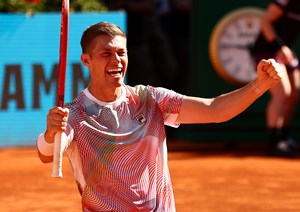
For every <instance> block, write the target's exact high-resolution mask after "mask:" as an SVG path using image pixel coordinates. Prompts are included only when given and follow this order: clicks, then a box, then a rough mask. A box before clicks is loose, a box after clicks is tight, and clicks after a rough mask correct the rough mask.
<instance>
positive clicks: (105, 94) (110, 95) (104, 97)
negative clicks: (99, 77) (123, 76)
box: [88, 86, 122, 102]
mask: <svg viewBox="0 0 300 212" xmlns="http://www.w3.org/2000/svg"><path fill="white" fill-rule="evenodd" d="M88 89H89V91H90V93H91V94H92V95H93V96H94V97H96V98H97V99H99V100H100V101H103V102H114V101H116V100H117V99H118V98H120V96H121V95H122V86H120V87H116V88H114V89H110V88H105V89H99V88H98V89H94V88H93V87H92V86H89V87H88Z"/></svg>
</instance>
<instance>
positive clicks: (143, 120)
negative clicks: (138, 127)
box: [136, 113, 147, 124]
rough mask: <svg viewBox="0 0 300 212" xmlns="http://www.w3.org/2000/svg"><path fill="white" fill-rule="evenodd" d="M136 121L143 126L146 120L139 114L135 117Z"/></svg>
mask: <svg viewBox="0 0 300 212" xmlns="http://www.w3.org/2000/svg"><path fill="white" fill-rule="evenodd" d="M136 120H137V121H138V122H139V123H140V124H144V123H145V122H146V121H147V120H146V118H145V116H144V115H143V114H142V113H141V114H139V115H138V116H137V117H136Z"/></svg>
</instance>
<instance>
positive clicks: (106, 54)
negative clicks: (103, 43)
mask: <svg viewBox="0 0 300 212" xmlns="http://www.w3.org/2000/svg"><path fill="white" fill-rule="evenodd" d="M101 55H102V56H103V57H109V56H110V55H111V53H110V52H102V53H101Z"/></svg>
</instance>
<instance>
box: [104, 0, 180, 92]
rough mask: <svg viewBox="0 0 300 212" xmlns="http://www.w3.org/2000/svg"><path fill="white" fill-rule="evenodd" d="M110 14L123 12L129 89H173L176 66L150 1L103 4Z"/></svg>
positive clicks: (123, 0) (116, 0)
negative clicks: (138, 85) (125, 28)
mask: <svg viewBox="0 0 300 212" xmlns="http://www.w3.org/2000/svg"><path fill="white" fill-rule="evenodd" d="M104 3H106V5H107V7H108V8H109V9H110V10H120V9H124V10H125V11H126V12H127V36H128V40H127V42H128V43H127V46H128V57H129V61H130V63H129V64H128V74H127V82H128V84H130V85H136V84H145V85H148V84H151V85H153V86H162V87H166V88H169V89H174V86H175V80H176V78H177V74H178V65H177V63H176V60H175V57H174V55H173V52H172V50H171V46H170V43H169V41H168V39H167V36H166V35H165V33H164V31H163V30H162V28H161V26H160V23H159V19H158V11H157V9H158V8H157V5H156V3H157V2H155V1H154V0H106V1H104Z"/></svg>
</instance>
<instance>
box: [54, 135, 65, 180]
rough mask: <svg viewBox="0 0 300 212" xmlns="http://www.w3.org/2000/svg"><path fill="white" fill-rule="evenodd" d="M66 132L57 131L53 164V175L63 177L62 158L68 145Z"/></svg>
mask: <svg viewBox="0 0 300 212" xmlns="http://www.w3.org/2000/svg"><path fill="white" fill-rule="evenodd" d="M66 140H67V139H66V134H65V133H64V132H62V133H56V134H55V138H54V155H53V166H52V177H57V178H62V176H63V175H62V159H63V152H64V149H65V147H66Z"/></svg>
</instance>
